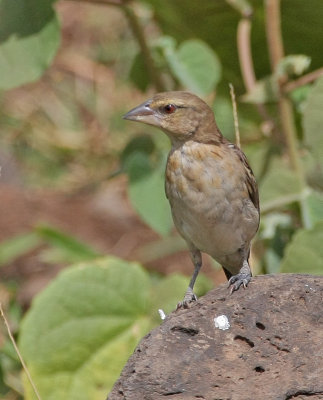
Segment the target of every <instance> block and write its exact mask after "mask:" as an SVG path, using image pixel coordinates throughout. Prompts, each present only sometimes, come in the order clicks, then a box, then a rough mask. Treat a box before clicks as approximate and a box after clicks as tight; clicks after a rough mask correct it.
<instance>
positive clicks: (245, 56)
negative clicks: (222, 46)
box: [237, 18, 256, 92]
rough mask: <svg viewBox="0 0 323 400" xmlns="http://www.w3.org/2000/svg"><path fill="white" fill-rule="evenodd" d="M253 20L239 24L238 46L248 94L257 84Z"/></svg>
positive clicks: (245, 20) (243, 20)
mask: <svg viewBox="0 0 323 400" xmlns="http://www.w3.org/2000/svg"><path fill="white" fill-rule="evenodd" d="M250 31H251V20H250V19H249V18H242V19H241V20H240V21H239V24H238V31H237V46H238V56H239V63H240V68H241V74H242V78H243V82H244V84H245V86H246V89H247V92H250V91H251V90H252V89H253V87H254V86H255V83H256V76H255V70H254V66H253V60H252V55H251V46H250Z"/></svg>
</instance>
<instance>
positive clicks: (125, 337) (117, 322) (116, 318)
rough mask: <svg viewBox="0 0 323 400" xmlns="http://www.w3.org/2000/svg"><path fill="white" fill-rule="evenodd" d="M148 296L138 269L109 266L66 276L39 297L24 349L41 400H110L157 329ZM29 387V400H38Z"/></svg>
mask: <svg viewBox="0 0 323 400" xmlns="http://www.w3.org/2000/svg"><path fill="white" fill-rule="evenodd" d="M149 293H150V281H149V276H148V274H147V273H146V272H145V271H144V270H143V269H142V268H141V267H140V266H139V265H138V264H135V263H127V262H124V261H122V260H119V259H116V258H105V259H102V260H101V261H97V262H92V263H91V264H87V265H86V264H83V265H80V266H77V267H72V268H69V269H66V270H65V271H63V272H62V273H61V274H60V275H59V276H58V278H57V279H56V280H54V281H53V282H52V283H51V284H50V285H49V287H47V288H46V289H45V290H44V291H43V292H42V293H41V294H40V295H39V296H37V298H36V299H35V300H34V302H33V304H32V307H31V309H30V311H29V312H28V313H27V315H26V317H25V319H24V320H23V323H22V326H21V332H20V340H19V342H20V349H21V351H22V354H23V356H24V358H25V360H26V362H27V364H28V367H29V370H30V372H31V375H32V377H33V379H34V381H35V383H36V385H37V387H38V390H39V392H40V394H41V396H42V398H43V399H46V400H51V399H55V400H65V399H69V400H83V399H84V400H88V399H92V400H96V399H97V400H99V399H100V400H101V399H103V398H105V396H106V394H107V392H108V391H109V389H110V388H111V386H112V385H113V383H114V381H115V380H116V378H117V377H118V375H119V373H120V371H121V368H122V367H123V365H124V363H125V362H126V360H127V358H128V357H129V355H130V354H131V351H132V350H133V348H134V347H135V345H136V344H137V342H138V340H139V339H140V338H141V337H142V336H143V335H144V334H145V333H146V332H147V331H148V330H149V329H150V328H151V326H152V322H151V321H150V320H149V318H148V317H147V315H148V311H149V307H148V306H149ZM156 312H157V310H156ZM25 387H26V399H27V400H30V399H34V396H33V395H32V390H31V388H30V386H29V384H28V383H27V381H26V382H25Z"/></svg>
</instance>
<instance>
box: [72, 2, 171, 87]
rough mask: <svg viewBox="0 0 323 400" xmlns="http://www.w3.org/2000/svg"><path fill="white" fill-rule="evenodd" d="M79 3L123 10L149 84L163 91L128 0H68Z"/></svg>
mask: <svg viewBox="0 0 323 400" xmlns="http://www.w3.org/2000/svg"><path fill="white" fill-rule="evenodd" d="M70 1H75V2H80V3H82V2H83V3H89V4H103V5H109V6H116V7H119V8H120V9H121V10H123V12H124V14H125V16H126V18H127V19H128V22H129V25H130V28H131V30H132V32H133V34H134V36H135V38H136V39H137V41H138V44H139V47H140V50H141V54H142V56H143V58H144V63H145V66H146V68H147V71H148V74H149V76H150V79H151V82H152V83H153V85H154V86H155V89H156V90H157V91H159V92H163V91H165V90H166V89H165V85H164V83H163V81H162V78H161V74H160V73H159V71H158V69H157V67H156V65H155V62H154V59H153V57H152V55H151V51H150V49H149V46H148V43H147V41H146V37H145V33H144V30H143V28H142V26H141V24H140V22H139V19H138V17H137V15H136V13H135V12H134V10H133V8H132V7H131V6H130V5H129V3H130V1H129V0H70Z"/></svg>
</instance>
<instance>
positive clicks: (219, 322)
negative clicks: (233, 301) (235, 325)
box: [214, 315, 230, 331]
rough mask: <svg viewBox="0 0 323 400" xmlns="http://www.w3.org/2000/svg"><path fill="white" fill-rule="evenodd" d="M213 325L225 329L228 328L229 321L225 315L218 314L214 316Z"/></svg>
mask: <svg viewBox="0 0 323 400" xmlns="http://www.w3.org/2000/svg"><path fill="white" fill-rule="evenodd" d="M214 325H215V327H216V328H219V329H221V330H222V331H225V330H226V329H229V328H230V322H229V320H228V317H227V316H226V315H219V316H218V317H215V318H214Z"/></svg>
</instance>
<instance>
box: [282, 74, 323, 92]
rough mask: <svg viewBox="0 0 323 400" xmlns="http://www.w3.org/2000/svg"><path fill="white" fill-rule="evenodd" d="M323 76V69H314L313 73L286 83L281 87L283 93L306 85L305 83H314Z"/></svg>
mask: <svg viewBox="0 0 323 400" xmlns="http://www.w3.org/2000/svg"><path fill="white" fill-rule="evenodd" d="M322 75H323V68H319V69H316V70H315V71H312V72H309V73H308V74H306V75H303V76H301V77H300V78H298V79H295V80H294V81H291V82H287V83H286V84H285V85H284V86H283V90H284V92H285V93H289V92H291V91H292V90H295V89H297V88H299V87H301V86H304V85H306V84H307V83H311V82H313V81H315V80H316V79H317V78H319V77H320V76H322Z"/></svg>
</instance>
